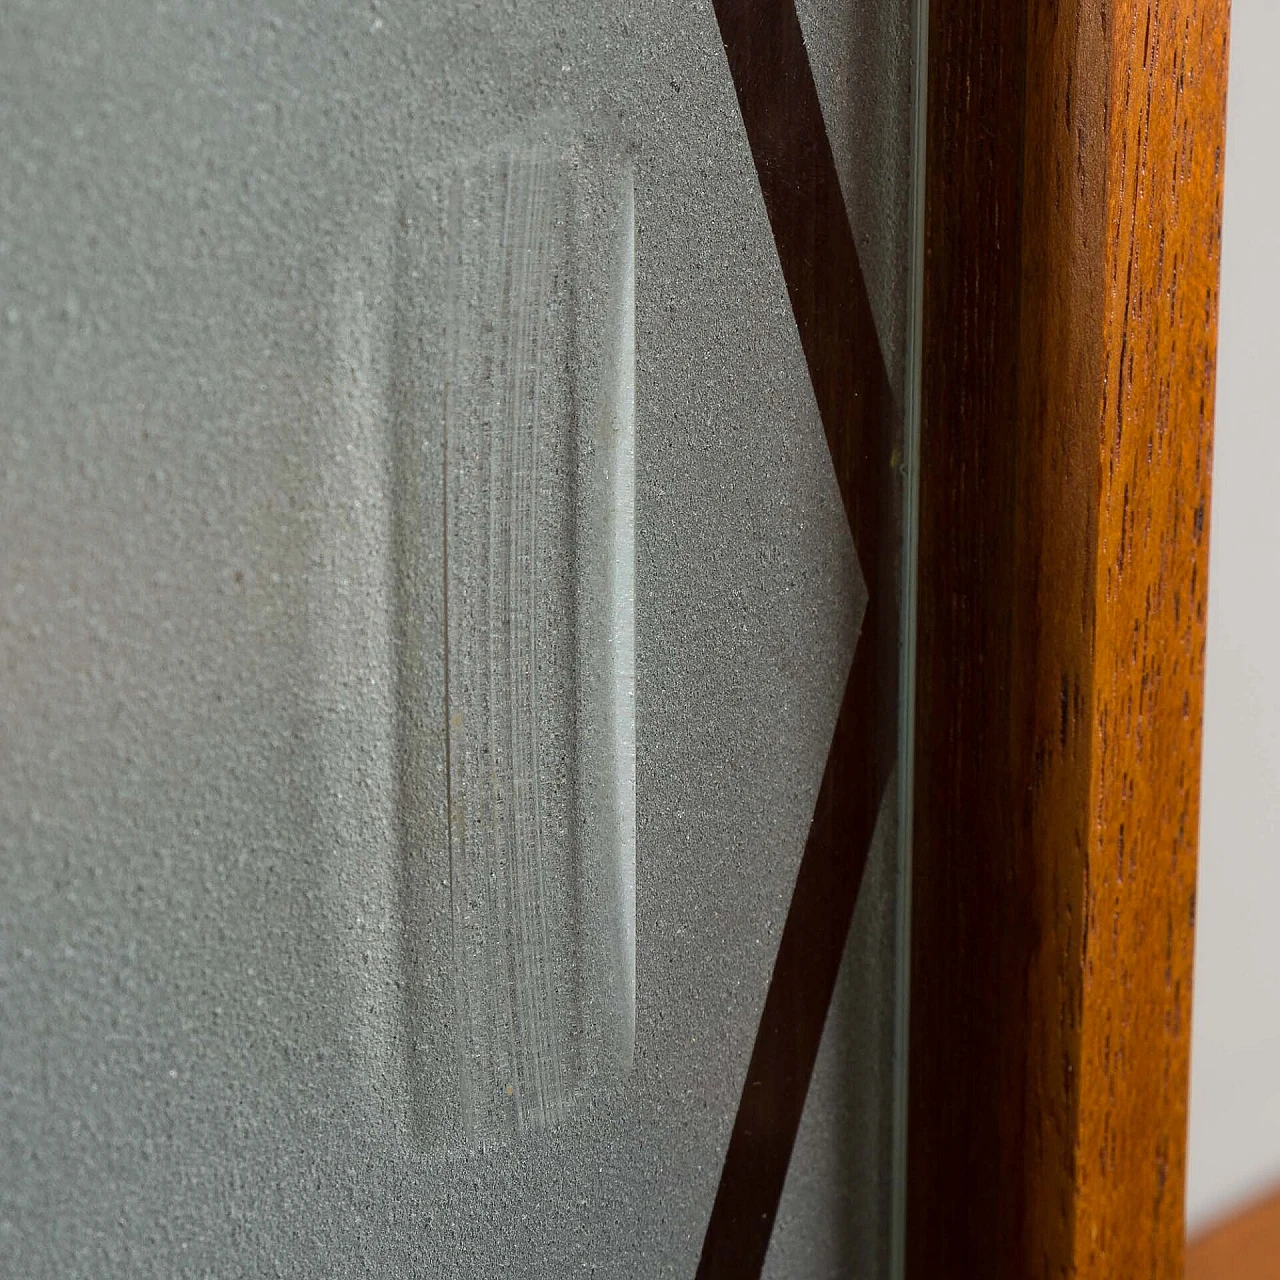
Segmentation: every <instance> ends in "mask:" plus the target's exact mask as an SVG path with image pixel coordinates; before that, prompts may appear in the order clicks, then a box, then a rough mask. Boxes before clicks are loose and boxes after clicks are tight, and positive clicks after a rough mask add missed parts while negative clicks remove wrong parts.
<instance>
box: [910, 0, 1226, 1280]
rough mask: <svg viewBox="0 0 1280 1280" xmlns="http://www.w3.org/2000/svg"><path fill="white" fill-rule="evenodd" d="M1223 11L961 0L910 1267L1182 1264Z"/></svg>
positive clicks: (942, 70) (941, 14)
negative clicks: (968, 0)
mask: <svg viewBox="0 0 1280 1280" xmlns="http://www.w3.org/2000/svg"><path fill="white" fill-rule="evenodd" d="M1227 19H1228V3H1227V0H1120V2H1119V3H1110V4H1104V3H1101V2H1100V0H1059V2H1057V3H1054V2H1052V0H1023V2H1022V3H1007V2H1006V3H1001V2H1000V0H970V2H965V0H934V3H933V5H932V16H931V23H930V55H929V60H930V67H929V122H928V123H929V156H928V168H927V171H926V183H927V194H926V213H925V221H926V228H925V237H926V258H925V263H926V266H925V315H924V361H923V363H924V371H925V372H924V387H923V420H922V449H921V459H922V472H921V504H920V509H921V531H920V590H919V635H920V640H919V651H920V660H919V669H918V676H917V680H918V684H917V719H916V733H917V743H918V746H917V759H916V784H915V791H916V813H915V833H916V834H915V842H914V860H915V870H914V884H913V893H914V903H915V906H914V924H913V975H912V1032H911V1084H910V1089H911V1092H910V1099H909V1105H910V1133H909V1164H908V1179H909V1203H908V1228H907V1230H908V1249H907V1252H908V1271H909V1274H910V1275H911V1276H912V1277H913V1280H914V1278H916V1277H919V1278H921V1280H923V1278H924V1277H935V1276H939V1275H947V1276H983V1277H987V1276H993V1277H1010V1278H1013V1277H1018V1278H1019V1280H1022V1278H1023V1277H1066V1276H1098V1277H1101V1276H1125V1277H1147V1276H1159V1277H1166V1276H1167V1277H1174V1276H1177V1275H1179V1274H1180V1272H1181V1266H1182V1240H1183V1218H1182V1210H1183V1171H1184V1147H1185V1129H1186V1092H1187V1058H1188V1011H1189V1001H1190V969H1191V955H1192V926H1193V915H1194V894H1195V839H1196V830H1197V803H1198V773H1199V756H1200V720H1201V687H1202V675H1203V653H1204V622H1205V585H1206V583H1205V570H1206V563H1207V543H1206V536H1205V533H1206V527H1207V510H1208V488H1209V463H1210V449H1211V434H1212V433H1211V417H1212V405H1213V377H1214V351H1215V336H1216V313H1217V278H1218V246H1219V233H1220V225H1221V167H1222V135H1223V108H1224V99H1225V87H1226V49H1227Z"/></svg>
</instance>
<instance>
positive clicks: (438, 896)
mask: <svg viewBox="0 0 1280 1280" xmlns="http://www.w3.org/2000/svg"><path fill="white" fill-rule="evenodd" d="M432 177H433V181H431V182H429V183H427V184H425V186H424V187H423V188H421V189H419V190H417V191H413V190H410V191H408V192H406V193H405V194H404V195H402V197H401V200H400V204H399V208H398V216H397V218H396V229H395V232H394V237H393V239H394V245H395V250H394V254H393V257H394V261H395V268H394V285H393V290H392V292H393V294H394V297H393V300H392V311H393V313H394V314H393V320H392V325H391V328H392V329H393V330H394V335H395V336H394V341H393V343H392V359H391V366H392V369H391V393H390V405H391V413H390V422H389V428H390V440H389V445H390V448H389V459H390V462H389V478H390V497H391V502H390V507H391V518H390V523H389V529H388V535H389V539H388V546H389V551H390V557H389V564H390V570H389V572H390V589H391V590H390V594H391V597H392V607H391V613H392V630H393V651H394V684H395V705H394V711H393V717H394V731H393V738H394V742H395V761H396V765H395V778H396V785H395V814H394V823H395V831H396V846H397V851H398V857H397V877H398V881H399V897H400V903H401V912H402V926H403V927H402V939H403V945H402V966H403V982H402V984H401V990H402V992H403V1001H404V1016H405V1020H406V1021H405V1035H404V1040H403V1043H404V1045H405V1061H406V1068H407V1078H408V1088H409V1094H410V1097H409V1106H410V1113H411V1116H412V1118H413V1123H414V1128H415V1131H416V1133H417V1134H418V1136H419V1138H420V1139H421V1140H422V1141H423V1142H425V1143H426V1144H427V1145H429V1146H431V1147H433V1148H440V1147H444V1148H448V1147H456V1146H458V1145H461V1146H467V1147H476V1146H487V1145H490V1144H492V1143H493V1142H500V1141H503V1140H504V1139H506V1138H507V1137H509V1136H510V1135H513V1134H518V1133H525V1132H529V1131H536V1130H539V1129H543V1128H545V1127H547V1126H548V1125H551V1124H553V1123H555V1122H556V1121H557V1120H559V1119H560V1118H561V1117H562V1116H564V1115H565V1114H566V1112H567V1111H568V1110H569V1109H570V1108H571V1106H572V1104H573V1101H574V1099H575V1097H577V1096H578V1095H579V1093H580V1092H581V1090H582V1088H583V1086H584V1084H585V1083H586V1081H588V1080H589V1079H593V1078H598V1077H600V1076H611V1075H617V1074H619V1073H620V1072H622V1071H625V1070H626V1069H627V1068H628V1067H629V1066H630V1065H631V1062H632V1061H633V1058H634V1047H635V988H636V957H635V948H636V929H635V892H636V880H635V813H636V800H635V517H634V510H635V423H634V416H635V415H634V399H635V319H634V293H635V286H634V257H635V245H634V208H633V206H634V197H633V194H632V184H631V179H630V176H629V174H624V173H620V172H619V170H618V168H617V167H614V166H610V165H608V164H607V163H601V164H598V165H592V164H589V163H588V164H584V163H583V162H582V157H581V156H580V155H579V154H577V153H575V152H574V151H573V150H572V148H571V147H569V148H564V149H562V148H559V147H557V146H555V145H548V144H546V143H532V144H525V143H520V142H515V143H513V144H510V145H503V146H498V147H495V148H493V149H491V150H489V151H486V152H483V153H481V154H479V155H474V156H471V157H468V158H466V159H464V160H463V161H462V162H461V163H460V164H458V165H456V166H450V167H449V168H448V169H446V170H444V171H443V172H439V173H437V174H435V175H432Z"/></svg>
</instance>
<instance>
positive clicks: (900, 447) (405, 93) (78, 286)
mask: <svg viewBox="0 0 1280 1280" xmlns="http://www.w3.org/2000/svg"><path fill="white" fill-rule="evenodd" d="M916 3H917V0H840V2H839V3H827V2H826V0H800V4H799V7H798V10H797V9H796V8H793V7H792V6H791V4H790V3H788V2H787V0H768V2H766V0H751V3H747V0H715V2H714V3H713V0H702V2H701V3H698V4H692V5H681V6H675V5H669V4H654V3H645V4H640V5H636V6H632V7H629V8H625V9H624V8H616V7H612V6H607V5H606V6H601V5H596V4H587V3H584V2H582V0H576V2H561V0H552V2H550V3H548V0H537V2H536V3H535V2H534V0H510V2H509V3H502V4H498V3H478V4H477V3H471V2H470V0H468V2H467V3H457V2H454V0H425V2H419V3H415V4H405V3H400V2H399V0H371V2H369V3H366V2H365V0H361V3H329V2H327V0H326V3H322V4H315V3H307V4H303V3H296V2H295V0H286V3H284V4H281V5H277V6H275V7H273V8H270V9H264V8H261V7H256V6H243V5H239V4H236V3H234V2H233V0H202V2H200V3H185V2H179V3H174V4H162V5H159V6H157V5H155V4H152V3H146V4H143V3H141V2H140V0H108V2H104V3H100V4H97V5H91V6H84V5H80V4H75V3H72V2H71V0H46V2H45V3H43V4H41V5H40V6H38V7H36V6H19V7H18V8H16V9H14V10H13V12H12V13H10V14H9V15H8V18H7V21H6V35H5V39H4V40H2V41H0V84H3V85H4V90H3V97H2V99H0V101H3V104H4V111H5V119H6V122H7V123H6V130H5V132H6V137H7V139H8V141H9V146H10V158H9V159H8V161H7V162H6V164H5V165H4V167H3V171H4V176H3V185H2V186H0V209H2V210H3V217H2V218H0V294H2V295H3V302H2V303H0V320H2V321H3V323H2V324H0V348H2V349H3V360H2V361H0V405H3V410H2V411H0V432H2V433H3V441H4V454H5V465H4V467H3V469H0V663H2V664H3V665H2V669H3V671H4V678H3V682H0V696H2V698H3V702H2V704H0V705H2V707H3V716H2V720H0V723H2V725H3V733H2V734H0V762H2V766H0V1080H2V1081H3V1092H2V1093H0V1097H2V1098H3V1103H2V1108H3V1111H2V1119H3V1133H4V1147H3V1151H4V1157H3V1160H0V1273H3V1274H12V1275H15V1276H16V1275H21V1276H31V1277H38V1276H45V1275H48V1276H58V1277H60V1278H61V1277H70V1276H78V1275H84V1276H94V1277H106V1276H117V1275H118V1276H138V1275H153V1274H154V1275H164V1276H173V1275H207V1274H215V1275H234V1274H244V1275H255V1276H256V1275H296V1276H307V1277H311V1276H316V1275H328V1274H348V1273H351V1274H369V1275H379V1276H401V1275H448V1276H452V1277H468V1276H474V1277H482V1276H492V1275H504V1274H509V1273H512V1272H515V1273H518V1274H521V1275H527V1276H530V1277H563V1276H565V1275H570V1274H578V1273H596V1274H602V1275H609V1276H637V1277H651V1276H690V1277H691V1276H693V1275H695V1274H699V1275H702V1276H705V1277H718V1276H733V1277H744V1276H746V1277H749V1276H752V1275H767V1276H770V1277H778V1278H781V1277H792V1276H795V1277H800V1276H804V1277H811V1276H875V1277H884V1276H890V1275H893V1274H895V1270H896V1267H897V1262H896V1254H895V1239H896V1236H897V1234H898V1233H899V1232H900V1227H901V1212H900V1205H898V1202H897V1199H896V1198H895V1185H896V1182H895V1179H896V1178H897V1176H898V1172H899V1170H898V1165H899V1164H900V1159H899V1155H898V1152H899V1149H900V1137H901V1134H900V1128H901V1121H900V1116H901V1114H902V1111H901V1086H900V1083H899V1082H900V1081H901V1079H902V1078H903V1076H902V1035H901V1028H902V1025H903V1023H902V1018H903V1010H904V1009H905V989H904V981H903V979H902V977H901V969H902V966H901V957H902V955H903V954H904V950H903V949H904V945H905V943H904V931H903V927H902V920H903V918H904V911H905V896H904V892H903V885H904V883H905V879H904V876H905V854H904V850H905V848H906V845H907V838H906V832H905V830H904V826H903V823H902V821H901V818H900V815H901V814H902V813H903V812H905V809H904V803H905V802H904V796H905V795H906V794H907V786H908V782H909V779H907V778H906V777H905V776H904V775H903V774H902V772H901V770H900V769H899V768H898V762H899V760H900V759H903V758H907V757H906V755H905V753H904V749H903V746H902V742H903V733H902V730H901V728H900V726H901V725H902V724H906V723H909V716H907V715H906V712H905V710H904V708H906V707H907V705H908V703H909V696H908V694H909V682H907V681H904V679H903V677H902V675H901V672H903V671H906V672H907V673H908V674H909V670H910V664H909V662H908V661H907V660H906V659H905V658H904V654H906V653H908V652H909V645H908V644H907V643H906V640H907V639H909V635H910V627H909V621H910V609H909V605H910V582H911V560H910V545H911V540H910V536H909V529H910V514H909V513H910V511H911V487H910V458H911V455H912V452H913V450H912V446H911V441H912V438H913V437H912V433H911V430H910V429H909V424H910V422H911V420H912V405H913V404H914V385H915V379H914V375H913V373H912V372H911V370H912V359H913V357H912V354H911V353H912V351H913V350H914V346H913V342H912V336H911V335H912V332H913V325H914V324H915V320H916V308H915V307H914V304H913V302H912V298H913V296H914V292H915V286H914V284H913V281H914V280H915V278H916V277H915V274H914V271H915V259H916V255H915V250H914V245H915V235H914V233H913V230H912V228H913V226H914V222H913V208H914V192H915V189H916V182H917V178H918V173H917V170H916V168H915V167H914V162H913V155H914V154H916V152H917V150H918V148H917V146H916V143H915V141H914V138H915V122H916V121H917V120H918V118H919V113H918V110H917V108H916V106H915V99H916V89H915V81H914V77H915V75H916V68H917V67H918V65H919V57H918V53H917V51H916V45H917V43H918V24H917V21H916V18H915V7H916ZM904 512H905V513H906V514H905V515H904ZM904 601H905V602H906V607H905V609H904Z"/></svg>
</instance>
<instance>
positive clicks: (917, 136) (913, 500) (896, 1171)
mask: <svg viewBox="0 0 1280 1280" xmlns="http://www.w3.org/2000/svg"><path fill="white" fill-rule="evenodd" d="M913 9H914V12H913V17H912V21H913V28H914V29H913V32H912V50H913V69H914V76H913V81H912V92H911V161H910V163H911V220H910V236H911V241H910V249H909V252H910V255H911V256H910V269H909V275H908V293H907V308H908V309H907V352H906V361H905V368H904V378H905V382H906V387H905V389H904V397H903V401H904V413H903V440H902V454H903V462H904V466H905V471H906V475H905V478H904V481H903V485H904V492H903V499H904V500H903V512H902V603H901V611H902V613H901V627H902V646H901V655H900V661H901V669H900V674H899V680H900V688H901V691H902V694H901V698H900V699H899V703H898V716H899V724H898V744H899V746H898V859H897V863H898V885H897V894H896V895H895V896H896V902H897V916H898V919H897V929H896V930H895V935H896V943H895V947H896V953H895V957H894V977H893V990H894V994H895V1000H894V1004H895V1010H894V1037H893V1038H894V1045H893V1101H892V1107H893V1114H892V1117H891V1123H892V1126H893V1130H892V1133H893V1139H892V1141H893V1146H892V1153H891V1157H890V1158H891V1160H892V1165H893V1167H892V1179H893V1184H892V1192H891V1203H890V1222H889V1280H904V1277H905V1275H906V1230H907V1088H908V1081H909V1071H908V1066H909V1064H908V1060H907V1059H908V1052H909V1046H910V1038H911V1037H910V1031H911V838H912V819H913V816H914V810H913V798H912V797H913V793H914V782H915V776H914V767H913V766H914V760H915V710H916V697H915V689H916V624H917V618H916V581H917V576H918V573H917V570H918V565H917V546H918V535H919V527H920V391H921V378H922V365H921V340H922V337H923V323H924V200H925V156H926V145H925V142H926V139H925V131H926V124H927V120H926V108H927V94H928V83H929V0H915V3H914V6H913Z"/></svg>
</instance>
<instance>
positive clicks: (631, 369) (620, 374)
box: [610, 173, 636, 1065]
mask: <svg viewBox="0 0 1280 1280" xmlns="http://www.w3.org/2000/svg"><path fill="white" fill-rule="evenodd" d="M635 234H636V228H635V181H634V178H633V176H632V175H631V174H630V173H628V174H627V177H626V180H625V187H624V193H623V209H622V228H621V236H620V239H621V248H622V252H621V255H620V259H621V260H620V264H619V265H620V271H619V280H618V303H617V312H618V329H619V333H618V368H617V388H616V400H615V409H614V442H613V451H614V452H613V467H612V470H613V512H612V518H613V564H612V583H611V586H612V591H611V593H610V594H611V597H612V605H613V616H614V634H613V646H612V648H613V707H614V753H615V754H614V759H615V762H616V774H615V781H614V785H615V788H616V813H615V821H616V822H617V826H618V830H617V834H616V836H615V838H614V847H615V849H616V851H617V857H618V860H619V866H618V887H619V890H620V898H621V901H620V904H619V905H620V908H621V910H620V912H619V918H620V921H621V925H622V928H621V931H620V942H621V945H622V956H621V968H622V974H623V998H624V1018H625V1019H626V1021H627V1023H628V1025H627V1027H626V1029H625V1031H624V1045H623V1049H622V1053H623V1057H624V1059H625V1061H626V1063H627V1064H628V1065H629V1064H630V1062H631V1060H632V1058H633V1057H634V1054H635V1032H636V630H635V609H636V529H635V507H636V445H635V383H636V307H635Z"/></svg>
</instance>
